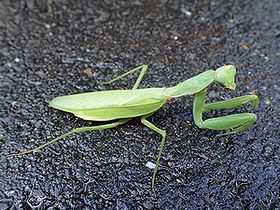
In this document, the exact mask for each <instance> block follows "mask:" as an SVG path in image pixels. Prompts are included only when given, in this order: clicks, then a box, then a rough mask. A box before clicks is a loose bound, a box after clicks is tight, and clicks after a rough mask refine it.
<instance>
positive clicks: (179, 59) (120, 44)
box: [0, 0, 280, 209]
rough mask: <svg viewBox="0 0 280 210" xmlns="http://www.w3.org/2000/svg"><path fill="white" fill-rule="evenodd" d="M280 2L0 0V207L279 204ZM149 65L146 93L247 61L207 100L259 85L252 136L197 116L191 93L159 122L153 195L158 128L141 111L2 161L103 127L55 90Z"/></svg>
mask: <svg viewBox="0 0 280 210" xmlns="http://www.w3.org/2000/svg"><path fill="white" fill-rule="evenodd" d="M279 10H280V2H279V1H277V0H275V1H273V0H271V1H268V0H258V1H249V0H244V1H211V2H208V1H195V2H192V3H187V2H186V1H167V0H162V1H159V0H157V1H147V2H145V1H132V2H129V3H128V2H127V1H80V2H79V3H77V1H74V0H72V1H55V0H50V1H42V2H39V1H36V0H26V1H7V0H4V1H3V0H2V1H1V2H0V156H1V157H2V158H1V159H0V209H81V208H82V207H83V208H84V209H201V208H209V209H277V208H280V197H279V190H280V182H279V181H280V161H279V153H280V147H279V124H280V123H279V113H280V106H279V103H280V86H279V81H280V68H279V67H280V65H279V60H280V59H279V58H280V53H279V47H280V44H279V38H280V28H279V22H280V18H279V16H280V14H279ZM144 63H146V64H148V65H149V69H150V71H149V72H148V74H147V75H146V76H145V78H144V80H143V82H142V84H141V86H142V87H164V86H172V85H175V84H177V83H178V82H180V81H183V80H185V79H187V78H190V77H192V76H194V75H197V74H198V73H200V72H203V71H205V70H207V69H210V68H213V69H215V68H217V67H219V66H221V65H224V64H233V65H235V66H236V67H237V78H236V84H237V88H236V90H235V91H233V92H228V91H225V90H224V89H222V88H221V87H219V86H217V85H212V86H211V87H209V89H208V93H207V96H208V99H207V100H208V101H217V100H224V99H227V98H231V97H236V96H241V95H246V94H250V93H255V94H257V95H258V96H259V98H260V104H259V107H258V108H257V109H255V110H251V107H250V106H242V107H239V108H236V109H234V110H231V111H221V112H220V111H214V112H210V113H207V114H206V115H205V118H211V117H214V116H220V115H228V114H232V113H241V112H252V113H256V114H257V115H258V121H257V122H256V123H255V124H254V125H253V126H252V127H251V128H250V129H248V130H246V131H244V132H242V133H239V134H235V135H230V136H226V137H222V138H214V137H215V135H216V134H217V132H214V131H211V130H201V129H199V128H197V127H196V126H195V125H194V121H193V119H192V113H191V110H192V101H193V96H186V97H182V98H179V99H177V100H175V101H171V102H170V103H168V104H166V105H165V106H164V107H163V108H162V109H160V110H159V111H158V112H156V113H155V114H154V115H153V116H152V117H150V120H151V122H153V123H154V124H156V125H157V126H158V127H160V128H163V129H166V130H167V142H166V145H165V151H164V153H163V156H162V159H161V162H160V170H159V172H158V176H157V181H156V191H157V197H155V196H154V195H153V193H152V191H151V178H152V173H153V170H152V169H149V168H147V167H146V166H145V164H146V163H147V162H148V161H151V162H153V163H154V162H155V159H156V155H157V152H158V148H159V144H160V136H159V135H158V134H156V133H154V132H153V131H151V130H149V129H147V128H146V127H144V126H143V125H142V124H141V123H140V121H139V119H135V120H133V121H131V122H129V123H127V124H125V125H121V126H119V127H117V128H114V129H110V130H106V131H97V132H88V133H83V134H79V135H73V136H71V137H69V138H67V139H65V140H61V141H59V142H57V143H54V144H52V145H50V146H49V147H47V148H45V149H43V150H41V151H40V152H38V153H35V154H29V155H25V156H21V157H14V158H3V155H5V154H10V153H14V152H18V151H22V150H24V149H31V148H34V147H36V146H39V145H41V144H43V143H45V142H47V141H50V140H51V139H53V138H55V137H57V136H59V135H61V134H63V133H65V132H68V131H70V130H71V129H72V128H75V127H81V126H89V125H96V124H99V123H95V122H86V121H83V120H81V119H78V118H76V117H74V116H73V115H71V114H67V113H64V112H61V111H58V110H54V109H52V108H51V107H50V106H49V105H48V102H49V101H50V100H51V99H52V98H53V97H55V96H58V95H66V94H70V93H80V92H86V91H99V90H105V89H127V88H131V87H132V85H133V81H134V80H135V79H134V78H135V77H136V76H129V77H128V78H124V79H122V80H121V81H119V82H116V83H114V84H111V85H108V86H101V85H100V84H98V83H97V81H104V80H108V79H110V78H112V77H114V76H116V75H118V74H120V73H122V72H124V71H125V70H128V69H131V68H134V67H136V66H139V65H141V64H144Z"/></svg>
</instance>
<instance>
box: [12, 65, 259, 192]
mask: <svg viewBox="0 0 280 210" xmlns="http://www.w3.org/2000/svg"><path fill="white" fill-rule="evenodd" d="M147 69H148V66H147V65H141V66H139V67H136V68H134V69H132V70H130V71H128V72H126V73H124V74H122V75H120V76H118V77H116V78H114V79H112V80H110V81H108V82H103V83H102V84H110V83H112V82H115V81H117V80H119V79H121V78H123V77H125V76H127V75H129V74H132V73H134V72H136V71H140V70H141V71H140V74H139V76H138V78H137V80H136V82H135V84H134V86H133V88H132V89H130V90H107V91H97V92H88V93H80V94H73V95H66V96H59V97H56V98H54V99H52V100H51V101H50V106H51V107H53V108H55V109H59V110H62V111H65V112H70V113H72V114H74V115H75V116H76V117H79V118H82V119H84V120H91V121H110V122H109V123H107V124H104V125H98V126H89V127H80V128H75V129H73V130H72V131H70V132H68V133H65V134H63V135H61V136H59V137H57V138H55V139H53V140H51V141H49V142H47V143H45V144H43V145H41V146H39V147H37V148H35V149H32V150H28V151H24V152H20V153H17V154H11V155H8V156H10V157H11V156H16V155H23V154H27V153H32V152H36V151H38V150H40V149H42V148H44V147H46V146H48V145H50V144H52V143H54V142H56V141H58V140H60V139H63V138H65V137H67V136H70V135H72V134H77V133H81V132H86V131H93V130H104V129H109V128H114V127H116V126H118V125H121V124H124V123H126V122H128V121H130V120H131V119H132V118H135V117H139V118H140V120H141V122H142V123H143V124H144V125H145V126H147V127H148V128H150V129H151V130H153V131H155V132H156V133H158V134H160V135H161V136H162V140H161V144H160V147H159V152H158V155H157V159H156V164H155V167H154V172H153V177H152V190H153V192H155V191H154V187H155V179H156V174H157V171H158V167H159V163H160V158H161V155H162V152H163V148H164V144H165V139H166V131H165V130H163V129H160V128H158V127H157V126H155V125H154V124H152V123H151V122H150V121H149V120H147V118H148V117H150V116H151V115H152V114H153V113H154V112H156V111H157V110H158V109H160V108H161V107H162V106H163V105H164V104H166V103H167V102H168V101H169V100H171V99H173V98H177V97H181V96H184V95H190V94H194V102H193V117H194V122H195V124H196V125H197V126H198V127H199V128H201V129H212V130H225V131H226V133H223V134H220V136H222V135H227V134H233V133H236V132H240V131H243V130H245V129H247V128H248V127H250V126H251V125H252V124H253V123H254V122H255V121H256V120H257V116H256V115H255V114H252V113H240V114H233V115H228V116H223V117H216V118H211V119H206V120H204V119H203V117H202V114H203V113H204V112H207V111H210V110H220V109H231V108H235V107H237V106H240V105H243V104H245V103H251V104H252V105H253V107H257V105H258V96H256V95H254V94H252V95H244V96H241V97H236V98H233V99H229V100H226V101H220V102H215V103H209V104H206V103H205V98H206V88H207V87H208V86H209V85H210V84H212V83H217V84H219V85H221V86H223V87H225V88H228V89H232V90H234V89H235V81H234V80H235V74H236V69H235V67H234V66H232V65H225V66H222V67H220V68H218V69H216V70H208V71H205V72H203V73H201V74H199V75H197V76H194V77H192V78H190V79H187V80H185V81H183V82H181V83H179V84H177V85H175V86H173V87H168V88H166V87H162V88H144V89H138V88H139V85H140V82H141V80H142V79H143V77H144V75H145V73H146V71H147Z"/></svg>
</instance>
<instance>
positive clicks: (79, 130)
mask: <svg viewBox="0 0 280 210" xmlns="http://www.w3.org/2000/svg"><path fill="white" fill-rule="evenodd" d="M129 120H130V119H122V120H119V121H117V122H113V123H109V124H105V125H98V126H88V127H80V128H75V129H73V130H72V131H70V132H68V133H65V134H63V135H61V136H59V137H57V138H55V139H53V140H51V141H49V142H47V143H45V144H42V145H41V146H39V147H36V148H34V149H31V150H27V151H23V152H20V153H14V154H10V155H7V157H13V156H19V155H24V154H28V153H33V152H37V151H39V150H41V149H43V148H44V147H46V146H48V145H50V144H52V143H54V142H57V141H59V140H60V139H63V138H66V137H68V136H71V135H73V134H77V133H82V132H86V131H93V130H95V131H96V130H104V129H109V128H114V127H116V126H118V125H120V124H123V123H126V122H127V121H129Z"/></svg>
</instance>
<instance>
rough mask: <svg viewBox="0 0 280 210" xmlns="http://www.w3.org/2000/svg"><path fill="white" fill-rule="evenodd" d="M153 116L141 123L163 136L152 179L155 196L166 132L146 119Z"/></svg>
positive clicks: (142, 119)
mask: <svg viewBox="0 0 280 210" xmlns="http://www.w3.org/2000/svg"><path fill="white" fill-rule="evenodd" d="M150 115H151V114H149V115H147V116H144V117H142V118H141V122H142V123H143V124H144V125H145V126H147V127H148V128H150V129H152V130H153V131H155V132H157V133H159V134H160V135H161V136H162V140H161V143H160V148H159V153H158V156H157V160H156V166H155V168H154V173H153V178H152V190H153V192H154V194H155V180H156V174H157V171H158V166H159V161H160V158H161V154H162V152H163V148H164V144H165V139H166V131H165V130H162V129H160V128H158V127H156V126H155V125H154V124H152V123H151V122H149V121H148V120H147V119H146V118H148V117H149V116H150Z"/></svg>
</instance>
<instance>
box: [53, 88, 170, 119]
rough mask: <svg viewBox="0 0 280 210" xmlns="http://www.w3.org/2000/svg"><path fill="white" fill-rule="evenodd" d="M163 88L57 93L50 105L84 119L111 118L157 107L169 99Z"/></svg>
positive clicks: (140, 112)
mask: <svg viewBox="0 0 280 210" xmlns="http://www.w3.org/2000/svg"><path fill="white" fill-rule="evenodd" d="M163 91H164V88H147V89H137V90H110V91H100V92H90V93H81V94H74V95H68V96H59V97H56V98H54V99H53V100H52V101H51V102H50V105H51V106H52V107H53V108H56V109H59V110H62V111H65V112H71V113H73V114H74V115H76V116H77V117H79V118H82V119H84V120H95V121H108V120H114V119H121V118H130V117H136V116H142V115H145V114H148V113H151V112H154V111H156V110H157V109H159V108H160V107H161V106H163V105H164V104H165V102H166V100H167V99H166V97H165V96H164V95H163Z"/></svg>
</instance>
